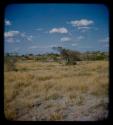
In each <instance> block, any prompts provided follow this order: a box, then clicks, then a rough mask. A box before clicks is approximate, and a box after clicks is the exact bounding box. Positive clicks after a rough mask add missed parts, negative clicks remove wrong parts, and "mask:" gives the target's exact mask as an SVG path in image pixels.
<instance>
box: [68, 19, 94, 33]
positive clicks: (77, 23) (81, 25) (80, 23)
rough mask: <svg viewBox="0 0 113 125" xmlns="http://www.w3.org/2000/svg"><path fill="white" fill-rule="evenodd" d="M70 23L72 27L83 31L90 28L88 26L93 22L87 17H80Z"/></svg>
mask: <svg viewBox="0 0 113 125" xmlns="http://www.w3.org/2000/svg"><path fill="white" fill-rule="evenodd" d="M70 24H72V26H74V27H77V29H78V30H80V31H81V32H85V31H87V30H89V29H91V27H90V26H91V25H92V24H94V21H93V20H88V19H80V20H74V21H70Z"/></svg>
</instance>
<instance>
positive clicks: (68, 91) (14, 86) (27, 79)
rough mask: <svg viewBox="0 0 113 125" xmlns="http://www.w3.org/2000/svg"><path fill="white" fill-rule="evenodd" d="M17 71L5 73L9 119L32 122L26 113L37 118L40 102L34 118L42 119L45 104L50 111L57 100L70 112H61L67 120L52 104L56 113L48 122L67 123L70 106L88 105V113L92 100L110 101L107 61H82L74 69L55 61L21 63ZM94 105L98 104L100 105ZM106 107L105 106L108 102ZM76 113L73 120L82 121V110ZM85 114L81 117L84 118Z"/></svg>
mask: <svg viewBox="0 0 113 125" xmlns="http://www.w3.org/2000/svg"><path fill="white" fill-rule="evenodd" d="M16 68H17V69H18V70H17V71H16V72H15V71H8V72H7V71H5V72H4V77H5V81H4V107H5V108H4V112H5V116H6V118H7V119H9V120H18V119H19V120H32V119H31V116H29V115H28V116H26V117H24V114H25V113H23V112H28V114H32V115H33V113H34V111H32V109H33V108H36V109H37V108H38V107H37V105H35V104H36V102H39V103H40V106H39V109H40V112H36V113H34V115H35V114H37V117H38V115H39V116H40V117H39V118H37V120H40V119H41V112H42V113H44V112H45V108H44V107H43V105H44V106H45V107H46V108H47V105H48V103H49V102H50V101H51V100H54V101H55V103H56V104H58V107H59V106H61V105H62V106H64V107H66V108H67V109H66V110H64V109H61V110H62V111H64V112H65V113H66V114H65V115H67V117H65V118H64V117H62V114H59V113H57V112H55V111H54V107H53V106H52V104H50V106H48V108H51V109H52V110H53V112H55V113H53V114H52V115H51V114H49V111H48V114H47V116H45V118H44V119H46V120H67V119H68V117H69V115H71V114H70V113H71V111H70V110H71V109H70V106H78V107H80V106H82V105H84V107H85V108H86V110H87V108H88V106H89V105H90V102H89V100H88V99H87V98H88V97H89V98H91V99H92V100H93V98H96V99H97V100H101V99H104V98H108V83H109V82H108V80H109V79H108V76H109V71H108V62H107V61H92V62H80V63H79V64H77V65H74V66H73V65H70V66H66V65H62V64H58V63H55V62H49V63H45V62H35V61H24V62H21V61H20V62H18V63H17V64H16ZM92 102H93V101H92ZM94 103H95V105H96V102H94ZM99 103H100V101H99ZM107 103H108V102H107ZM42 104H43V105H42ZM91 105H92V103H91ZM101 105H102V104H101ZM103 105H105V103H104V102H103ZM41 106H42V107H41ZM100 107H101V106H100ZM75 109H76V108H75ZM81 110H82V108H81ZM97 110H99V107H98V108H97ZM72 112H74V113H75V117H74V118H72V119H71V118H70V117H69V120H76V118H78V116H77V117H76V113H78V112H79V111H78V112H77V110H72ZM81 112H82V111H81ZM103 112H104V111H103ZM22 113H23V115H21V114H22ZM26 114H27V113H26ZM82 114H83V113H81V114H80V116H79V117H81V119H82V117H83V116H81V115H82ZM34 115H33V116H34ZM103 115H104V113H103ZM20 116H21V117H20ZM89 116H91V118H92V119H94V118H93V117H94V115H92V114H90V113H89ZM72 117H73V116H72Z"/></svg>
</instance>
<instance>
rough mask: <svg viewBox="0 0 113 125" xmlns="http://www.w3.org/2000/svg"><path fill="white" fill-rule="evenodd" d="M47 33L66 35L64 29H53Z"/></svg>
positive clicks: (66, 31)
mask: <svg viewBox="0 0 113 125" xmlns="http://www.w3.org/2000/svg"><path fill="white" fill-rule="evenodd" d="M49 33H68V30H67V29H66V28H64V27H61V28H53V29H51V30H50V31H49Z"/></svg>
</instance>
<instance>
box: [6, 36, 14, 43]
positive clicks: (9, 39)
mask: <svg viewBox="0 0 113 125" xmlns="http://www.w3.org/2000/svg"><path fill="white" fill-rule="evenodd" d="M6 41H7V42H8V43H14V39H13V38H12V37H9V38H7V39H6Z"/></svg>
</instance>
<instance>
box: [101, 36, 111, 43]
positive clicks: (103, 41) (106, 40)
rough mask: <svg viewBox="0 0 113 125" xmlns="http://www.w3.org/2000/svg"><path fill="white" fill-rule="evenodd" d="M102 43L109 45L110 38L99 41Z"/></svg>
mask: <svg viewBox="0 0 113 125" xmlns="http://www.w3.org/2000/svg"><path fill="white" fill-rule="evenodd" d="M99 42H100V43H108V42H109V37H106V38H104V39H100V40H99Z"/></svg>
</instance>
